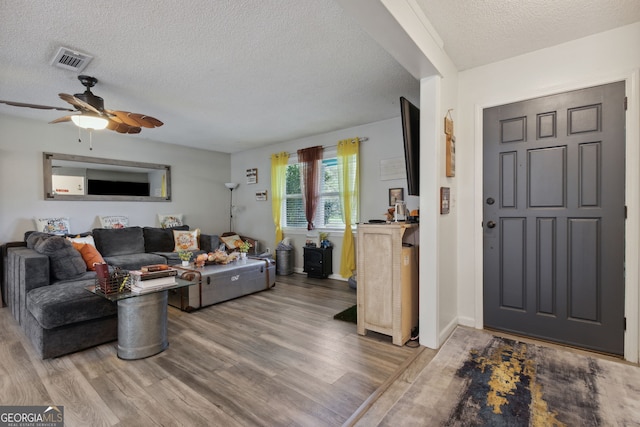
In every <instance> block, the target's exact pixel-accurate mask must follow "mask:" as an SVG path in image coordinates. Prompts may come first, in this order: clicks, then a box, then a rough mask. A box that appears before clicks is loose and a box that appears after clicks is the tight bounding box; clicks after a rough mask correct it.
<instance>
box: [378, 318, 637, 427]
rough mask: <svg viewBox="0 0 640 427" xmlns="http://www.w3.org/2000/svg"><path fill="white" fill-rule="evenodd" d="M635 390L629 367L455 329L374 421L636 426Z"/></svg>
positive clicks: (634, 375)
mask: <svg viewBox="0 0 640 427" xmlns="http://www.w3.org/2000/svg"><path fill="white" fill-rule="evenodd" d="M639 393H640V368H638V367H637V366H633V365H629V364H626V363H624V362H616V361H613V360H608V359H605V358H601V357H595V356H590V355H586V354H584V353H578V352H574V351H568V350H563V349H558V348H554V347H546V346H542V345H535V344H529V343H524V342H520V341H513V340H509V339H504V338H499V337H496V336H493V335H491V334H489V333H486V332H483V331H477V330H473V329H467V328H457V329H456V330H455V331H454V333H453V334H452V336H451V337H450V338H449V340H447V342H446V343H445V345H444V346H443V347H442V348H441V350H440V351H439V352H438V354H437V355H436V357H435V358H434V359H433V360H432V361H431V363H429V364H428V365H427V366H426V367H425V368H424V369H423V370H422V371H421V372H420V374H419V375H418V376H417V377H416V378H415V381H414V382H413V384H412V386H411V387H410V388H409V390H408V391H407V392H406V393H405V395H404V396H403V397H402V398H401V399H400V400H399V401H398V403H397V404H396V405H395V406H394V407H393V408H392V410H391V411H389V413H387V415H386V417H385V419H384V420H383V423H381V425H393V422H394V420H395V421H396V422H397V420H399V419H402V420H403V425H404V424H405V423H406V425H429V426H431V425H434V426H492V427H493V426H594V427H595V426H634V425H635V426H637V425H640V399H638V396H639V395H640V394H639ZM416 407H420V408H421V410H420V411H419V412H420V413H421V416H420V418H416V419H413V420H412V419H407V418H406V417H403V414H405V415H406V414H407V413H416V411H415V408H416ZM409 408H411V410H410V409H409ZM414 422H415V423H416V424H413V423H414Z"/></svg>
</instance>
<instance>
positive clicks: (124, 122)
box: [0, 75, 163, 133]
mask: <svg viewBox="0 0 640 427" xmlns="http://www.w3.org/2000/svg"><path fill="white" fill-rule="evenodd" d="M78 80H80V83H82V85H83V86H85V87H86V88H87V89H86V90H85V91H84V93H76V94H75V95H69V94H66V93H60V94H58V96H60V98H61V99H62V100H64V101H66V102H68V103H69V104H71V105H73V106H74V107H75V110H73V109H70V108H64V107H52V106H48V105H37V104H25V103H22V102H13V101H2V100H0V103H2V104H7V105H12V106H14V107H28V108H36V109H40V110H58V111H71V112H77V113H79V114H70V115H67V116H64V117H60V118H58V119H55V120H53V121H51V122H49V123H62V122H68V121H73V123H75V124H76V126H78V127H81V128H85V129H105V128H107V129H110V130H113V131H116V132H119V133H140V131H141V128H143V127H145V128H155V127H159V126H162V125H163V123H162V122H161V121H160V120H158V119H156V118H155V117H151V116H147V115H145V114H138V113H130V112H128V111H119V110H108V109H106V108H104V99H102V98H101V97H99V96H96V95H94V94H93V93H92V92H91V88H92V87H93V86H95V84H96V83H98V79H96V78H95V77H90V76H85V75H81V76H78Z"/></svg>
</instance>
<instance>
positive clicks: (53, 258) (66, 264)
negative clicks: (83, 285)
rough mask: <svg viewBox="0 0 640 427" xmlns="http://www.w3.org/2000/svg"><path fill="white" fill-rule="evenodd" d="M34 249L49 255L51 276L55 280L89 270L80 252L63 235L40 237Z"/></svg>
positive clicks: (71, 276)
mask: <svg viewBox="0 0 640 427" xmlns="http://www.w3.org/2000/svg"><path fill="white" fill-rule="evenodd" d="M33 249H34V250H35V251H36V252H38V253H40V254H43V255H47V256H48V257H49V265H50V267H51V276H52V278H53V279H54V280H68V279H73V278H74V277H78V276H79V275H81V274H83V273H84V272H85V271H87V266H86V264H85V263H84V260H83V259H82V255H80V252H78V251H77V250H76V249H75V248H74V247H73V245H72V244H71V242H70V241H68V240H67V239H65V238H64V237H62V236H51V237H49V238H43V239H40V240H38V242H37V243H36V244H35V246H34V248H33Z"/></svg>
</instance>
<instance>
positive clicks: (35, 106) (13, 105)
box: [0, 100, 76, 111]
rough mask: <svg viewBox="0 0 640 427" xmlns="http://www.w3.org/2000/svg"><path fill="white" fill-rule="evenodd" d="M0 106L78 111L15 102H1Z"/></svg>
mask: <svg viewBox="0 0 640 427" xmlns="http://www.w3.org/2000/svg"><path fill="white" fill-rule="evenodd" d="M0 104H7V105H11V106H12V107H27V108H36V109H38V110H58V111H76V110H72V109H70V108H63V107H52V106H49V105H38V104H25V103H24V102H13V101H2V100H0Z"/></svg>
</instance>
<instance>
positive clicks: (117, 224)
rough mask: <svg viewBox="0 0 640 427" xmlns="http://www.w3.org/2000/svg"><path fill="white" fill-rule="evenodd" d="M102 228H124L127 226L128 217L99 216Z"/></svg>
mask: <svg viewBox="0 0 640 427" xmlns="http://www.w3.org/2000/svg"><path fill="white" fill-rule="evenodd" d="M100 225H101V226H102V228H125V227H128V226H129V217H126V216H122V215H109V216H101V217H100Z"/></svg>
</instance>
